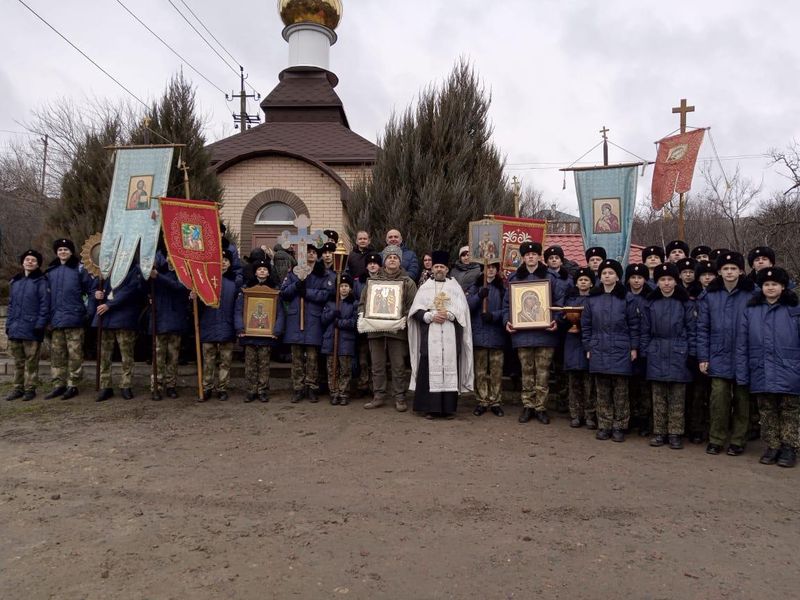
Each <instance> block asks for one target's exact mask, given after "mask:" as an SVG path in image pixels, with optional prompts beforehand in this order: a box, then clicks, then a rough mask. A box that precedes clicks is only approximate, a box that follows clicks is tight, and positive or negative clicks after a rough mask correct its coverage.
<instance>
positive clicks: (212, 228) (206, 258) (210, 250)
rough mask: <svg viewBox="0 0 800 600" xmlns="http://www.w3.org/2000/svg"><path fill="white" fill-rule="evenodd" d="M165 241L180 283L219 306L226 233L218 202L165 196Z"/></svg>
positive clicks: (163, 211)
mask: <svg viewBox="0 0 800 600" xmlns="http://www.w3.org/2000/svg"><path fill="white" fill-rule="evenodd" d="M161 220H162V223H163V227H164V242H165V243H166V246H167V253H168V254H169V260H170V262H171V263H172V266H173V267H175V273H176V274H177V275H178V279H179V280H180V282H181V283H182V284H183V285H185V286H186V287H187V288H189V289H190V290H193V291H194V292H195V293H196V294H197V297H198V298H200V300H202V301H203V303H204V304H206V305H208V306H211V307H214V308H216V307H217V306H219V296H220V289H221V287H222V236H221V234H220V229H219V210H218V209H217V205H216V203H214V202H209V201H207V200H185V199H178V198H161Z"/></svg>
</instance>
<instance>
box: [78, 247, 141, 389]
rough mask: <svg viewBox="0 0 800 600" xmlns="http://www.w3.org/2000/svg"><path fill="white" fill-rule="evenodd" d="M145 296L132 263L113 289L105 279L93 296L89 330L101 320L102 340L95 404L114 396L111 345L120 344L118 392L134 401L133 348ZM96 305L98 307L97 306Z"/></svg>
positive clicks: (138, 271) (136, 268) (137, 266)
mask: <svg viewBox="0 0 800 600" xmlns="http://www.w3.org/2000/svg"><path fill="white" fill-rule="evenodd" d="M143 299H144V294H143V281H142V275H141V272H140V270H139V265H138V264H137V263H136V261H134V262H133V263H132V264H131V267H130V269H129V270H128V274H127V275H126V276H125V279H123V280H122V283H120V284H119V285H118V286H117V287H116V288H114V289H113V290H112V289H111V283H110V281H109V280H106V282H105V284H104V286H103V289H102V290H97V291H95V293H94V301H93V302H92V303H90V308H91V309H93V310H91V311H90V312H93V313H94V320H93V321H92V327H97V326H98V324H99V323H100V319H102V320H103V321H102V323H103V341H102V344H101V345H100V393H99V394H98V395H97V398H96V399H95V402H104V401H105V400H108V399H109V398H111V397H112V396H113V395H114V390H113V388H112V387H111V385H112V382H111V358H112V355H113V353H114V342H115V341H116V342H117V344H118V345H119V353H120V356H121V358H122V381H121V386H122V387H121V390H120V393H121V394H122V397H123V398H125V399H126V400H130V399H131V398H133V390H132V389H131V384H132V382H133V349H134V346H135V345H136V329H137V327H138V325H139V315H140V313H141V312H142V304H143ZM98 302H99V304H97V303H98Z"/></svg>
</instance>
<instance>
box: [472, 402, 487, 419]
mask: <svg viewBox="0 0 800 600" xmlns="http://www.w3.org/2000/svg"><path fill="white" fill-rule="evenodd" d="M485 412H486V407H485V406H484V405H483V404H478V406H476V407H475V410H473V411H472V414H473V415H475V416H476V417H480V416H481V415H482V414H483V413H485Z"/></svg>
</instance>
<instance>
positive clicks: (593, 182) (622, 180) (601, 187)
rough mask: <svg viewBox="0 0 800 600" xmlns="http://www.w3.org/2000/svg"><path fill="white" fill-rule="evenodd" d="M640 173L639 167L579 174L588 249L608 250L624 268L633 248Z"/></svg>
mask: <svg viewBox="0 0 800 600" xmlns="http://www.w3.org/2000/svg"><path fill="white" fill-rule="evenodd" d="M637 171H638V166H637V165H626V166H613V165H612V166H609V167H602V168H593V169H579V170H576V171H575V190H576V192H577V194H578V209H579V210H580V215H581V231H582V233H583V246H584V248H590V247H592V246H600V247H602V248H605V250H606V254H607V255H608V258H613V259H614V260H618V261H619V262H621V263H622V264H623V266H624V265H625V264H627V261H628V252H629V251H630V245H631V228H632V227H633V209H634V207H635V205H636V175H637Z"/></svg>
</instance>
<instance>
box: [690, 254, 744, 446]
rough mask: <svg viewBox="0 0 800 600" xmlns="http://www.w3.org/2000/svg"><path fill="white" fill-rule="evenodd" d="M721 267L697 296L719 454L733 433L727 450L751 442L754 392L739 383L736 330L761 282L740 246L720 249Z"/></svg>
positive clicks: (711, 439)
mask: <svg viewBox="0 0 800 600" xmlns="http://www.w3.org/2000/svg"><path fill="white" fill-rule="evenodd" d="M717 272H718V273H719V276H718V277H717V278H716V279H715V280H714V281H712V282H711V283H710V284H709V286H708V287H707V288H706V290H705V292H704V293H702V294H701V295H700V299H699V301H698V319H697V360H698V361H699V368H700V372H701V373H704V374H707V375H708V376H709V377H711V398H710V402H709V408H710V420H709V433H708V446H706V452H707V453H708V454H719V453H720V451H721V450H722V447H723V446H724V444H725V442H726V441H727V440H728V439H730V445H729V446H728V454H729V455H730V456H738V455H740V454H741V453H742V452H744V447H745V444H746V443H747V428H748V424H749V423H748V418H749V403H750V397H749V394H748V391H747V387H746V386H743V385H737V383H736V358H735V357H736V354H735V353H736V335H737V333H738V331H739V323H740V321H741V318H742V315H743V314H744V311H745V308H746V307H747V303H748V302H749V301H750V298H752V296H753V294H754V293H755V292H754V290H755V289H756V286H755V284H754V283H753V282H752V281H751V280H749V279H748V278H747V277H745V275H744V257H743V256H742V255H741V254H739V253H738V252H726V253H724V254H720V256H719V257H718V258H717Z"/></svg>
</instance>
